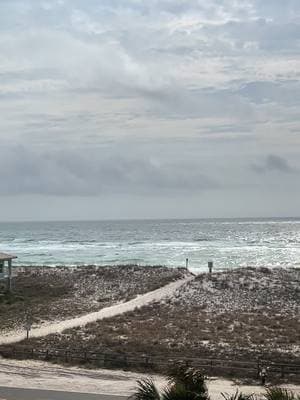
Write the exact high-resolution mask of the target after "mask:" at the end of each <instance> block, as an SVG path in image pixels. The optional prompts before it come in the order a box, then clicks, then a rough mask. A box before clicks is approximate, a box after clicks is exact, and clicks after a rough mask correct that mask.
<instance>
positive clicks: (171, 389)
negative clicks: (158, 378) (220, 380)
mask: <svg viewBox="0 0 300 400" xmlns="http://www.w3.org/2000/svg"><path fill="white" fill-rule="evenodd" d="M162 399H163V400H197V399H198V397H197V393H195V392H191V391H189V390H187V389H186V388H185V387H184V386H183V385H182V384H173V385H171V386H168V387H167V388H165V390H164V391H163V393H162Z"/></svg>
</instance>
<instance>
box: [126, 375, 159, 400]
mask: <svg viewBox="0 0 300 400" xmlns="http://www.w3.org/2000/svg"><path fill="white" fill-rule="evenodd" d="M129 399H131V400H160V394H159V391H158V390H157V388H156V386H155V384H154V382H153V380H152V379H151V378H147V379H141V380H138V381H137V389H136V392H135V393H134V394H133V395H132V396H130V397H129Z"/></svg>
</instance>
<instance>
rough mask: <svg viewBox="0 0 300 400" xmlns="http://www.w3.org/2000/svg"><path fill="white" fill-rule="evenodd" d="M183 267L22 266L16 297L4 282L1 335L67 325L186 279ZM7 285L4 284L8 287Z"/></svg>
mask: <svg viewBox="0 0 300 400" xmlns="http://www.w3.org/2000/svg"><path fill="white" fill-rule="evenodd" d="M185 275H186V271H185V270H184V269H183V268H167V267H163V266H137V265H116V266H101V267H100V266H80V267H38V266H36V267H21V268H20V271H19V273H18V275H17V276H16V277H15V278H14V279H13V294H12V295H8V294H6V293H5V285H3V287H2V289H1V285H2V283H3V282H1V281H0V336H1V335H3V334H7V333H8V334H9V333H10V332H12V331H19V330H21V331H23V330H24V324H25V321H26V319H27V318H26V314H27V315H28V314H29V317H30V321H31V323H32V328H40V327H41V326H42V325H45V324H50V323H54V322H59V321H63V320H68V319H72V318H76V317H80V316H82V315H86V314H89V313H92V312H96V311H100V310H101V309H102V308H105V307H110V306H112V305H114V304H117V303H120V302H124V301H129V300H132V299H133V298H135V297H136V296H137V295H140V294H144V293H147V292H151V291H153V290H155V289H158V288H160V287H162V286H165V285H167V284H168V283H170V282H173V281H176V280H178V279H181V278H183V277H184V276H185ZM4 283H5V282H4Z"/></svg>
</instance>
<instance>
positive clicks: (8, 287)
mask: <svg viewBox="0 0 300 400" xmlns="http://www.w3.org/2000/svg"><path fill="white" fill-rule="evenodd" d="M7 262H8V278H7V290H8V292H9V293H11V290H12V284H11V275H12V268H11V260H8V261H7Z"/></svg>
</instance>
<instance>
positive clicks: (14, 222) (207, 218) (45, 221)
mask: <svg viewBox="0 0 300 400" xmlns="http://www.w3.org/2000/svg"><path fill="white" fill-rule="evenodd" d="M272 219H273V220H274V219H277V220H289V219H293V220H297V219H300V216H284V217H278V216H271V217H262V216H257V217H188V218H181V217H180V218H178V217H169V218H160V217H156V218H107V219H50V220H47V219H45V220H38V219H36V220H30V219H28V220H22V219H20V220H1V221H0V224H7V223H12V224H18V223H55V222H126V221H127V222H128V221H137V222H138V221H195V220H196V221H209V220H211V221H214V220H219V221H222V220H223V221H224V220H244V221H245V220H272Z"/></svg>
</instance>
